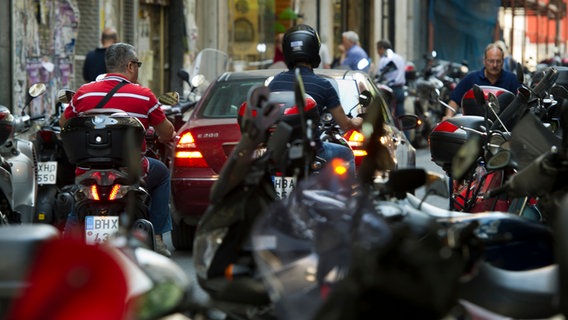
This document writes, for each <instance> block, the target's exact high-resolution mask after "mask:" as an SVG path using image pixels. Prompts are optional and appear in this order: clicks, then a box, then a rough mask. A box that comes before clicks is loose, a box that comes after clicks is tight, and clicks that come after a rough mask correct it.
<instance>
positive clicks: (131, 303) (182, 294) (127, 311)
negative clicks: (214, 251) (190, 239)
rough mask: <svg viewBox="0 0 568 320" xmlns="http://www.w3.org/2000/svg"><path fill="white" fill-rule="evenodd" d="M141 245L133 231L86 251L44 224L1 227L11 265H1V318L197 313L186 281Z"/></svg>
mask: <svg viewBox="0 0 568 320" xmlns="http://www.w3.org/2000/svg"><path fill="white" fill-rule="evenodd" d="M143 237H144V235H143V234H141V233H140V230H138V229H136V228H135V227H134V228H131V229H124V230H122V231H121V232H120V233H119V234H117V235H115V237H113V238H112V239H109V241H108V242H106V243H104V244H98V245H87V244H86V243H85V242H83V241H78V240H77V239H71V238H67V237H63V236H62V234H61V233H60V232H59V230H57V229H56V228H55V227H54V226H52V225H49V224H27V225H10V226H0V255H1V256H3V257H10V258H9V259H4V262H3V263H2V264H1V265H0V318H2V319H10V320H15V319H45V318H51V319H159V318H161V317H166V316H168V315H173V314H177V316H178V318H179V319H189V317H188V316H189V315H190V314H192V313H193V312H195V311H199V310H200V309H199V308H201V306H199V305H197V304H195V303H193V302H192V300H191V299H190V294H191V290H192V287H191V281H190V279H189V278H188V276H187V275H186V273H185V272H184V271H183V269H182V268H181V267H180V266H178V265H177V264H176V263H175V262H173V261H172V260H171V259H168V258H167V257H165V256H163V255H161V254H159V253H156V252H153V251H152V250H149V249H148V248H147V247H146V246H145V245H144V243H143V240H141V239H142V238H143ZM30 305H33V306H34V307H33V308H30ZM182 314H183V315H187V316H182Z"/></svg>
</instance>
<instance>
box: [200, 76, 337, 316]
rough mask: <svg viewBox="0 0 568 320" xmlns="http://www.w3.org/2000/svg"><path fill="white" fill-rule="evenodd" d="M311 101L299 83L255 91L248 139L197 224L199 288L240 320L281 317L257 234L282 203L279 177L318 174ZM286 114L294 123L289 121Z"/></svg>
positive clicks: (247, 114) (242, 120) (245, 114)
mask: <svg viewBox="0 0 568 320" xmlns="http://www.w3.org/2000/svg"><path fill="white" fill-rule="evenodd" d="M296 77H297V78H299V77H300V74H299V72H297V73H296ZM304 97H305V93H304V92H303V89H302V87H301V85H300V84H299V82H297V83H296V87H295V93H292V92H281V93H279V94H275V95H273V93H270V92H269V91H268V88H267V87H255V88H253V89H251V91H250V92H249V95H248V99H247V103H246V107H243V108H241V111H242V113H241V114H240V116H239V119H238V120H239V124H240V126H241V130H242V136H241V140H240V141H239V143H238V144H237V146H236V147H235V149H234V150H233V152H232V153H231V155H230V157H229V159H228V160H227V162H226V164H225V165H224V167H223V169H222V171H221V173H220V175H219V179H218V181H217V182H216V183H215V184H214V185H213V187H212V189H211V194H210V199H211V205H210V206H209V208H208V209H207V211H206V212H205V214H204V215H203V217H202V219H201V220H200V221H199V224H198V226H197V230H196V234H195V240H194V245H193V248H194V249H193V256H194V263H195V270H196V276H197V280H198V283H199V285H200V286H201V287H202V288H203V289H204V290H205V291H206V292H207V293H208V294H209V296H210V297H211V298H212V300H213V301H214V302H213V303H214V305H218V306H220V308H221V311H223V312H225V313H227V314H228V315H229V316H231V317H234V318H271V317H272V318H273V317H274V316H275V314H274V311H275V310H274V309H273V305H272V303H271V301H270V298H269V296H268V291H267V290H266V288H265V287H264V285H263V284H262V281H261V278H260V275H259V273H258V269H257V267H256V265H255V263H254V261H253V257H252V245H251V242H250V228H251V226H252V223H253V221H255V220H256V219H257V217H258V216H260V215H262V214H263V212H264V211H265V210H266V208H267V207H268V206H269V205H270V204H271V203H274V202H277V200H278V199H280V198H279V195H278V193H277V188H275V183H274V181H273V179H274V177H273V175H275V173H277V172H282V173H283V175H282V176H281V177H283V178H287V177H288V174H291V175H292V177H297V178H298V180H297V183H301V182H302V181H303V180H305V175H308V176H310V175H311V174H310V172H312V170H313V168H312V167H311V166H312V164H313V163H314V161H313V159H314V155H315V150H313V149H314V148H313V146H312V145H311V144H310V143H309V141H308V140H309V139H307V138H308V137H310V135H309V132H312V131H311V129H310V125H309V121H306V120H309V119H310V118H311V117H315V116H319V112H317V109H316V108H315V102H314V101H313V100H311V99H310V98H307V97H306V98H304ZM284 110H288V112H287V113H285V114H288V116H287V117H290V118H291V119H288V120H292V122H290V123H289V122H288V121H283V119H282V114H283V113H284V112H283V111H284ZM294 110H295V111H294ZM303 111H304V112H306V114H303ZM312 119H313V118H312ZM303 132H308V134H302V133H303ZM259 150H261V151H259ZM326 166H327V164H326ZM292 190H295V189H292ZM282 195H283V194H281V195H280V196H282ZM287 197H288V196H287V195H286V196H283V197H282V198H283V199H286V198H287Z"/></svg>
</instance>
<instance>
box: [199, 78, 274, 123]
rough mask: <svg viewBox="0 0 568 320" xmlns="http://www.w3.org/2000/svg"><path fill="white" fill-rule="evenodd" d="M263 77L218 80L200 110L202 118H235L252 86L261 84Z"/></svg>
mask: <svg viewBox="0 0 568 320" xmlns="http://www.w3.org/2000/svg"><path fill="white" fill-rule="evenodd" d="M263 82H264V79H241V80H238V81H237V80H235V81H223V82H218V83H217V84H216V85H215V87H214V88H212V90H211V91H210V92H209V97H207V98H206V99H207V100H206V101H205V104H206V105H205V106H203V108H202V109H201V110H203V111H202V113H201V115H202V117H204V118H236V117H237V112H238V110H239V107H240V106H241V104H242V103H243V102H245V101H246V100H247V94H248V92H249V89H250V88H251V87H252V86H256V85H261V84H262V83H263Z"/></svg>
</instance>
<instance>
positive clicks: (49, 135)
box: [38, 130, 57, 143]
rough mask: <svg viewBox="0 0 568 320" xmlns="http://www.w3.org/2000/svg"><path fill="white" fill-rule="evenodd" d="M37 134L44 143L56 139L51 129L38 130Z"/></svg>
mask: <svg viewBox="0 0 568 320" xmlns="http://www.w3.org/2000/svg"><path fill="white" fill-rule="evenodd" d="M38 134H39V136H40V138H41V141H43V142H45V143H48V142H53V141H55V140H56V139H57V138H56V137H55V132H53V131H51V130H39V131H38Z"/></svg>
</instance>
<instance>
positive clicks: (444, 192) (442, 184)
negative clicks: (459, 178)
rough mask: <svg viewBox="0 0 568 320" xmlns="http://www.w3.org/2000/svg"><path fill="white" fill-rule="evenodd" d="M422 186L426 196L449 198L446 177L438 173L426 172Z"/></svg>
mask: <svg viewBox="0 0 568 320" xmlns="http://www.w3.org/2000/svg"><path fill="white" fill-rule="evenodd" d="M424 186H425V187H426V193H427V194H434V195H437V196H440V197H444V198H448V197H450V192H449V190H448V182H447V181H446V177H445V176H444V175H442V174H440V173H437V172H431V171H427V172H426V183H425V184H424Z"/></svg>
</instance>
